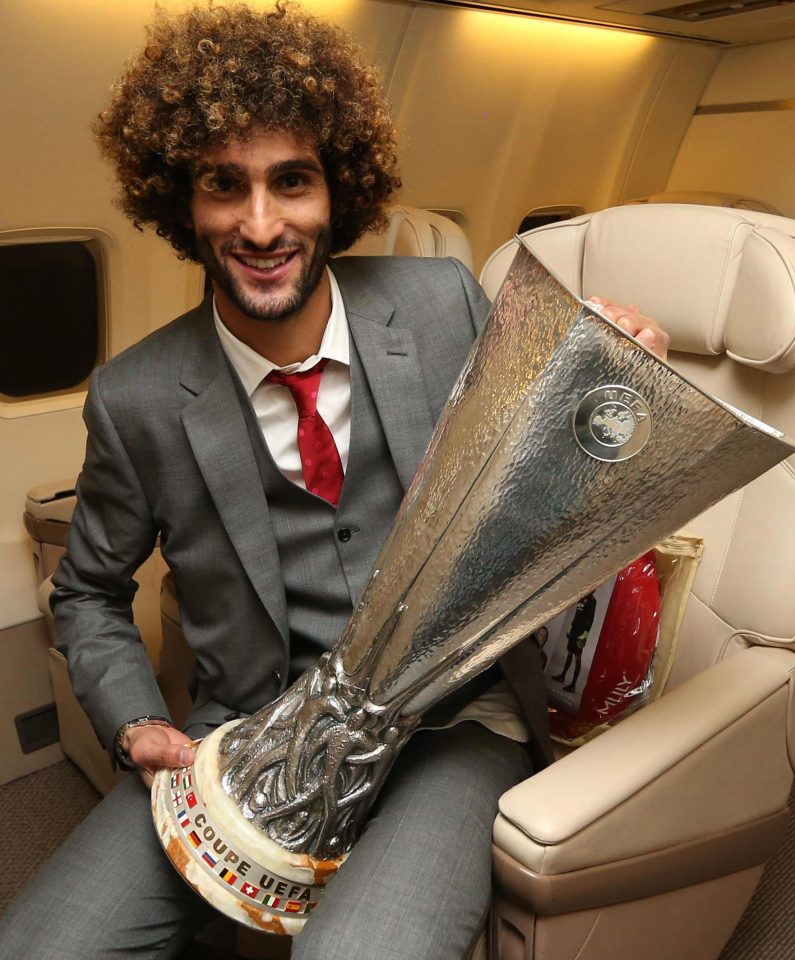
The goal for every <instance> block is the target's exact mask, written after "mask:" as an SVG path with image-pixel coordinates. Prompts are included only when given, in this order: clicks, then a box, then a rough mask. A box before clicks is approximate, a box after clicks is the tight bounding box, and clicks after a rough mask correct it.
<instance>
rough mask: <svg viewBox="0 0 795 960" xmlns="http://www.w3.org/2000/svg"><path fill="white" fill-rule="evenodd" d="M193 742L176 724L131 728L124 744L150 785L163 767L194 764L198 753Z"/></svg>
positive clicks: (145, 780)
mask: <svg viewBox="0 0 795 960" xmlns="http://www.w3.org/2000/svg"><path fill="white" fill-rule="evenodd" d="M192 742H193V741H192V740H191V739H190V737H188V736H186V735H185V734H184V733H183V732H182V731H181V730H177V729H175V728H174V727H167V726H163V725H162V724H158V725H155V724H147V725H144V726H141V727H132V728H131V729H129V730H128V731H127V732H126V733H125V734H124V740H123V741H122V746H123V747H124V749H125V750H126V752H127V753H128V754H129V756H130V759H131V760H132V762H133V763H134V764H135V765H136V767H138V773H140V775H141V779H142V780H143V782H144V783H145V784H146V785H147V787H151V786H152V781H153V780H154V776H155V774H156V773H157V771H158V770H160V769H161V768H162V767H187V766H190V765H191V764H192V763H193V761H194V759H195V756H196V752H195V751H194V750H193V749H192V748H191V743H192Z"/></svg>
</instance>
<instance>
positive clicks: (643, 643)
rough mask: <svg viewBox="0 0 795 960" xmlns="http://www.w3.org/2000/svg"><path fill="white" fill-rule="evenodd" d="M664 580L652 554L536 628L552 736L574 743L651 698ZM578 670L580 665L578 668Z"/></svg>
mask: <svg viewBox="0 0 795 960" xmlns="http://www.w3.org/2000/svg"><path fill="white" fill-rule="evenodd" d="M659 617H660V582H659V578H658V576H657V568H656V562H655V556H654V552H653V551H649V553H646V554H644V555H643V556H642V557H640V558H639V559H637V560H635V561H634V562H633V563H631V564H629V566H627V567H625V568H624V569H623V570H621V571H620V572H619V573H618V574H617V575H616V576H615V577H614V578H613V579H612V580H610V581H608V582H607V583H605V584H602V586H600V587H599V588H598V589H597V590H595V591H593V593H590V594H587V595H586V596H585V597H582V598H581V599H580V600H579V601H578V603H577V604H576V605H575V606H574V607H570V608H569V609H568V610H566V611H564V612H563V613H562V614H559V615H558V616H557V617H556V618H555V619H554V620H552V621H550V623H549V624H547V625H546V626H545V627H541V628H540V629H539V630H538V631H536V638H537V642H538V640H539V636H540V638H542V639H543V637H544V633H543V632H544V631H546V635H547V637H548V638H549V639H548V641H547V642H546V644H545V651H544V653H545V655H546V658H547V661H548V662H547V666H546V670H545V674H546V680H547V688H548V691H549V699H550V706H551V709H550V721H551V725H552V733H553V736H556V737H557V738H558V739H562V740H566V741H571V740H574V739H578V738H580V737H582V736H584V735H586V734H588V733H589V732H590V731H591V730H593V729H594V728H596V727H599V726H601V725H602V724H605V723H610V722H611V721H613V720H615V719H616V718H618V717H620V716H621V715H623V714H625V713H626V712H627V711H628V710H631V709H634V708H635V707H637V706H639V705H640V704H641V703H643V702H644V700H645V698H646V696H647V694H648V691H649V688H650V686H651V681H652V677H653V672H652V663H653V660H654V652H655V649H656V647H657V636H658V628H659ZM572 667H573V669H571V668H572Z"/></svg>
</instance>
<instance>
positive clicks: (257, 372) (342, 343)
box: [213, 267, 351, 397]
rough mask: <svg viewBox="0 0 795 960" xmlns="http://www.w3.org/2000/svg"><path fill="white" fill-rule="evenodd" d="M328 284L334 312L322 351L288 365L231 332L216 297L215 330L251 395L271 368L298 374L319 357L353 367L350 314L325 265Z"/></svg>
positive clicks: (308, 368)
mask: <svg viewBox="0 0 795 960" xmlns="http://www.w3.org/2000/svg"><path fill="white" fill-rule="evenodd" d="M326 273H327V274H328V278H329V283H330V285H331V313H330V314H329V318H328V323H327V324H326V329H325V330H324V332H323V339H322V340H321V342H320V350H318V352H317V353H315V354H312V356H311V357H307V358H306V360H304V361H303V363H291V364H288V365H287V366H286V367H279V366H277V365H276V364H275V363H272V362H271V361H270V360H268V359H267V357H263V356H261V355H260V354H259V353H257V352H256V350H252V349H251V347H249V346H248V345H247V344H245V343H243V341H242V340H238V338H237V337H236V336H235V335H234V334H233V333H231V332H230V331H229V330H228V329H227V328H226V327H225V326H224V323H223V321H222V320H221V317H220V314H219V313H218V307H217V306H216V303H215V297H213V318H214V320H215V329H216V331H217V333H218V337H219V339H220V341H221V346H222V347H223V350H224V353H225V354H226V355H227V357H228V358H229V360H230V362H231V364H232V366H233V367H234V368H235V371H236V372H237V375H238V376H239V377H240V382H241V383H242V384H243V388H244V389H245V391H246V393H247V394H248V396H249V397H250V396H251V395H252V394H253V393H254V391H255V390H256V389H257V387H258V386H259V385H260V384H261V383H262V381H263V380H264V379H265V377H267V375H268V374H269V373H270V372H271V370H284V371H285V373H295V372H296V371H298V370H311V368H312V367H314V366H315V364H317V363H318V361H319V360H322V359H324V358H325V359H327V360H336V361H337V362H338V363H344V364H345V366H350V362H351V357H350V342H349V337H348V317H347V316H346V314H345V306H344V304H343V302H342V294H341V293H340V288H339V286H338V284H337V280H336V278H335V276H334V274H333V273H332V272H331V270H329V268H328V267H326Z"/></svg>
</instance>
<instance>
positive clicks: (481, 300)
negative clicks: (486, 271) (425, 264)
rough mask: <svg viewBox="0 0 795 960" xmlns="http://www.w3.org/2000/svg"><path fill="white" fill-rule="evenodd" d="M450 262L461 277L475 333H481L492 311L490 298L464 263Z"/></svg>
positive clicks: (452, 259) (452, 260) (454, 260)
mask: <svg viewBox="0 0 795 960" xmlns="http://www.w3.org/2000/svg"><path fill="white" fill-rule="evenodd" d="M450 262H451V263H452V264H453V265H454V266H455V268H456V270H457V271H458V274H459V276H460V277H461V285H462V286H463V288H464V296H465V297H466V301H467V305H468V306H469V315H470V317H471V318H472V325H473V327H474V329H475V333H476V334H478V333H480V331H481V329H482V328H483V324H484V323H485V322H486V317H488V315H489V310H491V303H490V302H489V299H488V297H487V296H486V294H485V293H484V292H483V287H481V285H480V284H479V283H478V282H477V280H476V279H475V278H474V277H473V276H472V274H471V273H470V272H469V270H467V268H466V267H465V266H464V264H463V263H461V261H460V260H456V259H455V258H453V257H451V258H450Z"/></svg>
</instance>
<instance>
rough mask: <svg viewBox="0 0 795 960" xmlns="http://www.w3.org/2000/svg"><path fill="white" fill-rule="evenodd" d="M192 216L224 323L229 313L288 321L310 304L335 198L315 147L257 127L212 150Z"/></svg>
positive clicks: (198, 178) (196, 185)
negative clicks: (241, 137)
mask: <svg viewBox="0 0 795 960" xmlns="http://www.w3.org/2000/svg"><path fill="white" fill-rule="evenodd" d="M190 213H191V222H192V226H193V229H194V231H195V234H196V247H197V250H198V253H199V256H200V258H201V260H202V262H203V263H204V265H205V267H206V268H207V272H208V273H209V274H210V277H211V278H212V280H213V282H214V287H215V293H216V297H217V298H218V300H219V309H220V310H221V315H222V317H224V319H225V320H226V316H225V313H226V314H229V312H230V311H232V312H238V313H239V314H241V315H242V316H241V319H247V320H261V321H268V320H270V321H278V320H286V319H289V318H290V317H292V316H293V315H294V314H296V313H298V312H300V311H301V309H302V308H303V307H304V306H305V305H306V304H307V301H308V300H309V299H310V297H311V296H312V293H313V292H314V291H315V289H316V288H317V285H318V281H319V280H320V278H321V276H322V275H323V268H324V267H325V265H326V262H327V260H328V257H329V250H330V246H331V224H330V218H331V198H330V196H329V189H328V184H327V183H326V176H325V173H324V171H323V166H322V164H321V162H320V158H319V156H318V152H317V149H316V148H315V146H314V145H312V144H311V143H308V142H306V141H305V140H302V139H300V138H299V137H296V136H295V135H293V134H289V133H278V132H275V131H269V130H264V129H262V128H256V129H255V130H254V132H253V134H252V136H251V138H250V139H248V140H245V141H239V140H238V141H233V142H232V143H230V144H228V145H227V146H222V147H219V148H217V149H215V150H212V151H210V152H208V153H207V155H206V156H205V157H203V158H202V161H201V162H200V163H199V164H198V166H197V169H196V171H195V174H194V178H193V195H192V199H191V204H190Z"/></svg>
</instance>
